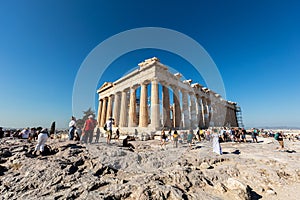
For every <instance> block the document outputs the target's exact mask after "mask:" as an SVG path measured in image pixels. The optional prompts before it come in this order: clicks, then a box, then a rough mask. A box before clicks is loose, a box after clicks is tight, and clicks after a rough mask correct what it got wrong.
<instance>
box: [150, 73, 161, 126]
mask: <svg viewBox="0 0 300 200" xmlns="http://www.w3.org/2000/svg"><path fill="white" fill-rule="evenodd" d="M159 110H160V109H159V95H158V80H157V79H153V80H152V81H151V127H153V128H160V127H161V125H160V111H159Z"/></svg>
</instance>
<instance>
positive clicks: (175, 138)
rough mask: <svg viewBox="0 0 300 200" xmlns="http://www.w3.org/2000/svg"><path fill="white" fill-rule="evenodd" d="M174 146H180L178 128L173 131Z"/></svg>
mask: <svg viewBox="0 0 300 200" xmlns="http://www.w3.org/2000/svg"><path fill="white" fill-rule="evenodd" d="M173 146H175V147H176V148H177V147H178V133H177V130H176V129H175V130H174V133H173Z"/></svg>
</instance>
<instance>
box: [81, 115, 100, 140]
mask: <svg viewBox="0 0 300 200" xmlns="http://www.w3.org/2000/svg"><path fill="white" fill-rule="evenodd" d="M96 125H97V121H96V120H95V119H94V116H93V115H90V116H89V117H88V119H87V120H85V122H84V126H83V133H82V136H83V137H82V141H83V142H84V143H88V141H89V143H90V144H91V143H92V142H93V133H94V129H95V127H96Z"/></svg>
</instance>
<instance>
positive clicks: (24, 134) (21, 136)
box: [19, 127, 30, 139]
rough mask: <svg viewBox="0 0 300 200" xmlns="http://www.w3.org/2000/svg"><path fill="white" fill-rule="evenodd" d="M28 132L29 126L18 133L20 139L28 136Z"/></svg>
mask: <svg viewBox="0 0 300 200" xmlns="http://www.w3.org/2000/svg"><path fill="white" fill-rule="evenodd" d="M29 134H30V130H29V127H27V128H25V129H23V130H22V131H21V132H20V133H19V138H21V139H28V138H29Z"/></svg>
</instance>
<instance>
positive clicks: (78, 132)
mask: <svg viewBox="0 0 300 200" xmlns="http://www.w3.org/2000/svg"><path fill="white" fill-rule="evenodd" d="M81 135H82V129H81V126H78V127H77V128H76V130H75V132H74V140H75V141H80V138H81Z"/></svg>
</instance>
